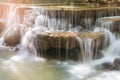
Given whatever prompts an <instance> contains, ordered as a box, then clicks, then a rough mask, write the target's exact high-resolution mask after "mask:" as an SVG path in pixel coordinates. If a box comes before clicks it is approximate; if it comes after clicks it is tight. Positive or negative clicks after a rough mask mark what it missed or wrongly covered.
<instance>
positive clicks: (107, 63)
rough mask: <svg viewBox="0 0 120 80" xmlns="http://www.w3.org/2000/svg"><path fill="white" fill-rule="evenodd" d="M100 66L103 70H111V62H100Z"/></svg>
mask: <svg viewBox="0 0 120 80" xmlns="http://www.w3.org/2000/svg"><path fill="white" fill-rule="evenodd" d="M102 68H103V70H112V69H113V64H112V63H111V62H105V63H102Z"/></svg>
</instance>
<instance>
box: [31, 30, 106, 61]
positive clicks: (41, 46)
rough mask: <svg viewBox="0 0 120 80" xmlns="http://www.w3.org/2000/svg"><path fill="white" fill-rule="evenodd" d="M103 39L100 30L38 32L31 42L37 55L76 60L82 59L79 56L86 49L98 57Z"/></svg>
mask: <svg viewBox="0 0 120 80" xmlns="http://www.w3.org/2000/svg"><path fill="white" fill-rule="evenodd" d="M103 41H104V34H103V33H101V32H96V33H92V32H86V33H73V32H50V33H49V32H40V33H39V34H36V36H35V37H34V39H33V41H32V43H33V44H34V46H35V48H36V50H37V54H38V55H39V56H42V57H52V58H57V59H58V58H59V57H60V59H66V57H68V59H77V60H78V59H82V57H81V56H82V54H84V53H86V51H85V50H87V49H90V50H89V51H90V54H93V57H98V56H97V55H98V53H97V50H100V49H102V44H103ZM85 46H87V47H85ZM82 50H83V51H82ZM88 53H89V52H88ZM80 57H81V58H80Z"/></svg>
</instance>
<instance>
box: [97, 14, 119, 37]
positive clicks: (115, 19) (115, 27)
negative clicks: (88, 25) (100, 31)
mask: <svg viewBox="0 0 120 80" xmlns="http://www.w3.org/2000/svg"><path fill="white" fill-rule="evenodd" d="M96 25H98V26H100V27H103V28H107V29H109V30H110V31H111V32H114V33H115V34H116V35H119V33H120V27H119V26H120V16H112V17H103V18H99V19H98V20H97V22H96Z"/></svg>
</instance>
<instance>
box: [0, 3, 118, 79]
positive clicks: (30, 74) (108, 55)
mask: <svg viewBox="0 0 120 80" xmlns="http://www.w3.org/2000/svg"><path fill="white" fill-rule="evenodd" d="M14 6H15V5H11V8H10V9H11V10H12V12H11V11H10V12H9V13H8V14H9V15H8V16H7V22H6V26H5V27H6V30H5V31H4V32H3V35H2V37H1V39H2V40H4V36H5V35H6V33H7V32H8V31H9V28H13V27H8V26H11V25H14V24H19V25H20V26H21V27H19V28H20V30H21V35H22V39H21V45H22V46H20V47H21V48H22V49H21V50H19V51H15V52H13V51H11V47H6V46H5V45H2V44H3V42H4V41H2V42H1V47H0V65H1V66H0V79H1V80H120V77H119V74H120V71H103V70H102V69H101V63H103V62H106V61H113V59H114V58H116V57H119V56H120V47H119V45H120V40H119V39H118V40H116V37H115V36H114V35H113V34H112V33H111V32H110V31H109V30H108V29H104V28H96V29H95V30H94V32H100V31H102V32H103V33H104V34H105V42H104V44H105V46H107V44H106V43H107V42H108V40H109V43H110V46H109V47H107V49H106V50H103V51H102V53H103V54H104V57H103V58H102V59H98V60H93V59H92V56H93V49H92V44H91V42H92V40H91V39H87V40H84V41H82V40H81V39H80V38H77V39H78V40H79V41H80V46H81V50H82V57H83V62H73V61H63V62H62V61H57V60H47V59H44V58H41V57H37V56H35V55H36V54H37V52H36V49H35V46H34V45H33V43H32V41H33V37H34V36H35V35H36V34H37V33H39V32H51V31H63V30H65V31H66V30H69V31H73V30H75V32H79V30H78V29H76V28H72V26H71V24H70V23H69V21H68V22H67V21H66V20H64V19H60V20H59V19H58V20H57V19H55V18H52V19H49V18H48V16H43V15H42V13H43V12H44V10H40V11H39V9H36V8H34V9H33V11H32V12H31V11H30V12H31V13H30V12H29V11H28V13H27V12H26V13H27V14H25V16H24V20H23V24H20V23H19V21H18V20H16V18H15V17H16V16H17V15H16V14H15V13H16V8H15V9H13V8H14ZM14 10H15V12H14ZM11 15H14V16H15V17H12V16H11ZM17 22H18V23H17ZM87 22H88V23H89V25H90V21H89V19H88V21H87V20H86V23H87ZM46 24H47V25H46ZM68 25H69V26H68ZM66 26H68V28H67V27H66ZM100 27H101V26H100ZM79 29H81V26H80V27H79ZM81 30H82V29H81ZM31 37H32V38H31ZM83 44H84V46H85V47H84V48H83ZM67 47H68V46H67ZM27 48H30V50H31V51H27ZM32 53H35V55H34V54H32ZM31 54H32V55H31ZM86 62H87V63H86ZM96 67H97V68H96Z"/></svg>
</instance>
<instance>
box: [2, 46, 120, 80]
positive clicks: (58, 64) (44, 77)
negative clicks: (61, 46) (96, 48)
mask: <svg viewBox="0 0 120 80" xmlns="http://www.w3.org/2000/svg"><path fill="white" fill-rule="evenodd" d="M24 53H26V52H25V51H19V52H11V51H10V50H9V49H8V48H2V49H0V65H1V66H0V79H1V80H120V76H119V74H120V71H103V70H101V66H100V65H99V64H100V63H101V62H100V61H101V60H102V59H101V60H94V61H91V62H88V63H82V62H80V61H77V62H74V61H58V60H47V59H43V58H38V57H35V56H30V55H26V54H24ZM23 54H24V55H23ZM96 67H97V68H96Z"/></svg>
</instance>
